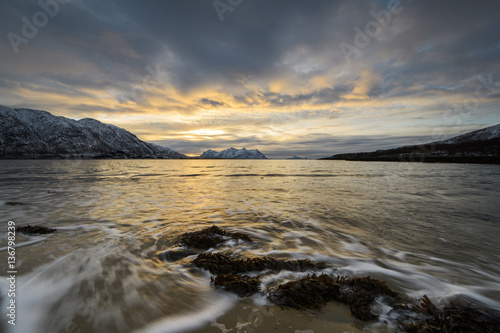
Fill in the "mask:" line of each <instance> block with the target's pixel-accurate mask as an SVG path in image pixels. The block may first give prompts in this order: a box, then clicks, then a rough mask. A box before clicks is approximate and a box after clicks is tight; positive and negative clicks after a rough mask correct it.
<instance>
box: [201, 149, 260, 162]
mask: <svg viewBox="0 0 500 333" xmlns="http://www.w3.org/2000/svg"><path fill="white" fill-rule="evenodd" d="M200 158H204V159H208V158H217V159H248V160H250V159H253V160H256V159H258V160H260V159H267V157H266V156H265V155H264V154H262V153H261V152H260V151H258V150H257V149H246V148H242V149H236V148H229V149H226V150H223V151H221V152H217V151H215V150H212V149H209V150H207V151H205V152H204V153H203V154H201V156H200Z"/></svg>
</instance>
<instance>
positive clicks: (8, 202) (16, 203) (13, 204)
mask: <svg viewBox="0 0 500 333" xmlns="http://www.w3.org/2000/svg"><path fill="white" fill-rule="evenodd" d="M5 204H6V205H9V206H24V205H26V204H25V203H24V202H17V201H7V202H6V203H5Z"/></svg>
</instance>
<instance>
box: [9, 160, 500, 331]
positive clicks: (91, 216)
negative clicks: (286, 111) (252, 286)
mask: <svg viewBox="0 0 500 333" xmlns="http://www.w3.org/2000/svg"><path fill="white" fill-rule="evenodd" d="M499 194H500V166H499V165H480V164H426V163H397V162H388V163H386V162H348V161H327V160H194V159H191V160H3V161H0V212H1V214H0V228H1V230H2V233H1V234H2V235H3V236H2V237H1V239H0V252H1V253H2V256H1V262H0V276H1V279H0V280H1V281H0V287H1V289H0V290H1V292H0V302H1V309H2V310H1V312H2V313H1V317H0V318H1V319H0V331H3V332H19V333H40V332H50V333H59V332H71V333H86V332H112V333H113V332H121V333H124V332H137V333H139V332H140V333H162V332H209V333H212V332H213V333H218V332H224V333H225V332H294V333H297V332H298V333H314V332H395V331H397V329H398V327H397V324H396V319H395V318H394V316H395V315H394V313H393V312H391V308H390V307H389V306H388V305H387V304H383V303H380V304H378V303H375V304H374V305H373V306H374V307H376V309H374V311H376V312H377V314H379V315H380V316H379V318H380V319H379V320H378V321H372V322H363V321H360V320H357V319H356V318H354V317H353V316H352V314H350V312H349V309H348V308H347V307H346V306H345V305H343V304H337V303H335V302H333V303H328V304H327V305H325V306H324V307H322V308H321V310H306V311H299V310H294V309H287V308H281V307H279V306H276V305H273V304H272V303H271V302H270V301H269V300H268V299H267V298H266V290H267V289H268V288H270V287H272V286H275V285H277V284H279V283H283V282H287V281H291V280H295V279H297V278H300V277H304V276H306V275H307V274H311V273H313V271H306V272H291V271H281V272H279V273H272V272H267V273H266V272H261V273H258V274H260V275H261V281H262V282H261V286H260V289H261V291H260V292H258V293H256V294H254V295H253V296H250V297H244V298H239V297H238V296H236V295H234V294H232V293H229V292H226V291H224V290H221V289H219V288H215V287H214V285H213V284H212V283H211V281H210V278H211V274H210V273H209V272H207V271H204V270H202V269H199V268H196V267H194V266H193V264H192V261H193V259H194V258H195V257H196V254H192V255H188V256H187V257H185V258H181V259H179V260H177V261H166V260H163V259H162V258H164V257H162V253H164V252H165V251H171V250H172V249H174V250H179V249H180V247H179V242H178V240H179V237H180V235H182V234H183V233H185V232H189V231H197V230H201V229H203V228H206V227H210V226H212V225H216V226H218V227H220V228H223V229H225V230H228V231H238V232H242V233H245V234H247V235H249V236H250V237H251V238H252V239H253V242H244V241H237V240H228V241H227V242H225V243H224V244H222V245H221V246H219V247H217V248H214V249H211V250H210V251H215V252H222V251H224V252H228V251H229V252H231V253H234V254H235V255H237V256H240V257H242V258H243V257H259V256H270V257H273V258H276V259H309V260H311V261H313V262H325V263H326V268H324V269H321V270H318V271H315V272H316V273H325V274H331V275H332V276H337V275H346V276H351V277H366V276H370V277H372V278H375V279H378V280H381V281H384V282H385V283H386V284H387V286H388V287H390V288H391V289H392V290H394V291H396V292H398V293H400V294H402V295H404V296H405V297H407V298H408V299H410V300H414V301H415V302H418V300H419V299H420V298H422V297H423V296H424V295H426V296H427V297H428V298H429V299H430V300H431V301H432V302H433V303H434V304H435V305H436V306H438V307H440V306H445V305H446V304H448V302H449V301H450V300H460V301H461V302H465V304H470V305H472V306H478V307H485V308H488V309H492V310H500V264H499V263H500V199H499V198H500V195H499ZM9 224H10V225H15V226H16V227H20V226H25V225H28V224H29V225H33V226H46V227H50V228H56V229H57V232H55V233H53V234H47V235H31V236H30V235H24V234H22V233H20V232H17V233H16V236H15V246H14V248H15V251H14V252H15V253H13V256H14V257H15V258H14V259H15V260H14V266H10V265H12V258H11V259H8V257H12V256H11V254H9V253H8V252H9V246H8V245H9V244H8V236H7V235H8V232H7V231H8V226H9ZM10 245H14V244H12V243H11V244H10ZM8 272H14V273H8ZM12 276H14V278H15V279H14V280H12V279H10V280H9V279H8V278H11V277H12ZM12 288H14V290H13V291H14V294H15V295H12ZM9 290H11V292H9ZM12 300H14V301H15V305H16V307H15V311H14V312H15V322H14V323H15V325H13V324H12V323H9V321H10V320H12V319H11V317H9V316H8V314H9V311H10V310H9V309H8V308H7V307H8V306H9V305H10V304H11V303H10V302H12Z"/></svg>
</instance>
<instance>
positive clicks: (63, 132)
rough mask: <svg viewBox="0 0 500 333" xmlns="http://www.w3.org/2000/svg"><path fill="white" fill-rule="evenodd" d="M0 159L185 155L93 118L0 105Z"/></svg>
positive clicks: (176, 156)
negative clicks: (59, 114) (74, 118)
mask: <svg viewBox="0 0 500 333" xmlns="http://www.w3.org/2000/svg"><path fill="white" fill-rule="evenodd" d="M0 158H3V159H6V158H185V156H184V155H183V154H180V153H178V152H176V151H173V150H171V149H169V148H166V147H161V146H158V145H155V144H152V143H148V142H144V141H141V140H139V139H138V138H137V137H136V136H135V135H134V134H132V133H130V132H128V131H126V130H124V129H122V128H119V127H117V126H114V125H110V124H105V123H102V122H100V121H98V120H96V119H92V118H84V119H80V120H73V119H69V118H65V117H61V116H54V115H52V114H51V113H49V112H47V111H40V110H32V109H11V108H8V107H5V106H0Z"/></svg>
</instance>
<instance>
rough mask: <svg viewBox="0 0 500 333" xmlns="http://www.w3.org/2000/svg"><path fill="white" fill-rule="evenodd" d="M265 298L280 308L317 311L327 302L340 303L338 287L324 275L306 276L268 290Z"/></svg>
mask: <svg viewBox="0 0 500 333" xmlns="http://www.w3.org/2000/svg"><path fill="white" fill-rule="evenodd" d="M267 298H268V299H269V300H270V301H271V302H273V303H274V304H276V305H279V306H281V307H290V308H293V309H297V310H306V309H317V310H319V309H320V308H321V307H322V306H323V305H325V304H326V303H328V302H331V301H340V285H339V284H338V282H337V280H336V279H334V278H333V277H331V276H329V275H326V274H321V275H316V274H313V275H307V276H306V277H304V278H301V279H298V280H295V281H290V282H287V283H283V284H280V285H277V286H275V287H271V288H269V289H268V293H267Z"/></svg>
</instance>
